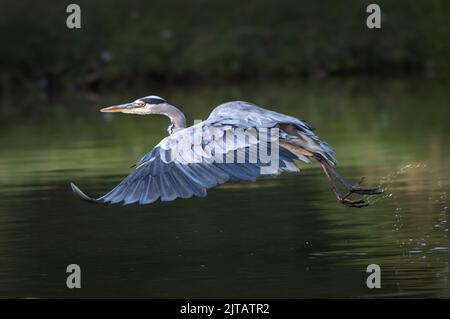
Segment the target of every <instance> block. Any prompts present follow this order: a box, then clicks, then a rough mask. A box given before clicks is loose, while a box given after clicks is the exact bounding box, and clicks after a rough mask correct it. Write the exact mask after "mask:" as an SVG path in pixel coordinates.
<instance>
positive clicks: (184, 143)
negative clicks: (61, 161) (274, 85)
mask: <svg viewBox="0 0 450 319" xmlns="http://www.w3.org/2000/svg"><path fill="white" fill-rule="evenodd" d="M100 111H101V112H120V113H128V114H139V115H146V114H160V115H165V116H167V117H169V119H170V126H169V127H168V133H169V135H168V136H167V137H165V138H164V139H162V140H161V142H160V143H159V144H158V145H156V146H155V147H154V148H153V150H151V151H150V152H149V153H147V154H146V155H144V157H142V158H141V159H140V160H139V161H138V162H137V163H136V164H135V165H134V167H135V168H134V170H133V171H132V172H131V173H130V174H129V175H128V176H127V177H126V178H125V179H123V180H122V181H121V182H120V183H119V184H118V185H117V186H116V187H114V188H113V189H112V190H111V191H110V192H108V193H107V194H105V195H103V196H101V197H99V198H92V197H89V196H87V195H86V194H85V193H83V192H82V191H81V190H80V189H79V188H78V187H77V186H76V185H75V184H74V183H70V185H71V188H72V191H73V192H74V194H75V195H77V196H78V197H80V198H82V199H84V200H86V201H88V202H92V203H119V202H123V203H124V204H131V203H139V204H149V203H152V202H154V201H156V200H157V199H158V198H160V199H161V200H162V201H171V200H174V199H176V198H189V197H191V196H193V195H195V196H206V189H209V188H211V187H214V186H216V185H218V184H222V183H225V182H227V181H255V180H256V178H257V177H260V176H264V175H272V176H273V175H278V174H280V173H281V172H298V171H299V168H298V164H299V163H300V162H304V163H309V162H310V160H311V159H314V160H317V161H318V162H319V164H320V165H321V167H322V169H323V171H324V173H325V175H326V177H327V178H328V181H329V183H330V185H331V189H332V191H333V192H334V194H335V195H336V198H337V200H338V201H339V202H341V203H342V204H344V205H346V206H348V207H364V206H367V205H368V202H367V201H366V200H364V199H363V198H359V199H355V200H352V199H350V196H351V195H352V194H363V195H375V194H380V193H382V190H380V189H379V188H373V187H368V188H363V187H361V182H362V180H363V178H361V179H360V180H359V182H358V183H356V184H351V183H349V182H348V181H346V180H345V179H344V178H342V177H341V175H339V174H338V172H337V171H336V170H335V169H334V168H333V166H334V165H336V164H337V161H336V159H335V157H334V151H333V149H332V148H331V147H330V146H329V145H328V144H327V143H326V142H324V141H322V140H320V139H319V138H318V137H317V135H315V134H314V132H313V130H314V128H312V127H311V126H310V125H309V124H308V123H307V122H305V121H304V120H300V119H298V118H295V117H293V116H288V115H285V114H281V113H277V112H274V111H271V110H267V109H264V108H262V107H259V106H257V105H255V104H252V103H248V102H243V101H233V102H227V103H224V104H221V105H219V106H217V107H216V108H215V109H214V110H213V111H212V112H211V114H210V115H209V117H208V118H207V119H206V120H204V121H201V122H200V123H197V124H195V125H192V126H190V127H186V118H185V116H184V114H183V112H182V111H180V109H179V108H177V107H176V106H175V105H172V104H170V103H169V102H167V101H166V100H165V99H163V98H161V97H159V96H155V95H151V96H146V97H143V98H139V99H137V100H135V101H134V102H131V103H126V104H120V105H115V106H110V107H105V108H102V109H101V110H100ZM236 129H245V130H248V131H251V133H250V134H247V135H244V136H243V137H242V136H240V137H239V136H238V137H236V136H237V134H235V133H232V134H234V136H233V138H232V143H229V144H230V145H225V144H224V143H222V144H221V143H218V141H219V142H223V141H225V140H226V138H225V137H226V136H227V134H228V133H230V132H233V130H236ZM264 130H266V131H267V130H272V131H274V132H275V134H276V136H275V138H273V137H272V138H271V137H269V138H268V137H267V136H265V137H264V138H263V137H262V136H263V135H258V134H260V133H261V132H262V131H264ZM195 132H197V133H200V140H199V141H197V142H195V141H194V140H195V138H194V139H192V138H191V137H193V136H194V135H195V134H194V133H195ZM197 140H198V139H197ZM263 140H264V141H266V142H267V141H268V142H267V143H266V144H267V145H270V146H276V150H277V157H276V165H275V169H272V170H270V169H269V170H266V171H265V170H264V169H263V168H264V167H266V168H267V163H266V162H264V163H263V162H262V160H261V158H260V157H261V154H262V153H261V147H262V145H263ZM180 144H181V145H180ZM224 145H225V146H224ZM267 145H266V146H267ZM180 146H181V147H180ZM194 149H197V151H195V150H194ZM274 149H275V148H274ZM196 152H197V153H198V152H200V153H201V156H200V160H198V157H197V158H196V160H192V159H190V160H189V159H186V157H187V153H190V154H192V153H196ZM238 152H241V155H242V154H243V155H244V160H241V161H236V160H234V161H231V162H230V161H225V160H223V159H224V157H227V156H229V155H230V154H231V155H236V154H237V153H238ZM205 154H206V155H205ZM272 155H273V154H272ZM194 157H195V156H194ZM250 157H253V161H250V160H248V159H249V158H250ZM212 158H214V160H211V159H212ZM217 159H220V160H217Z"/></svg>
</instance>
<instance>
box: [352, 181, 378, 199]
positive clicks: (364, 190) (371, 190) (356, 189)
mask: <svg viewBox="0 0 450 319" xmlns="http://www.w3.org/2000/svg"><path fill="white" fill-rule="evenodd" d="M364 179H365V177H361V178H360V179H359V181H358V182H357V183H356V184H355V185H351V186H349V187H348V194H347V195H345V196H344V198H347V197H349V196H350V195H352V194H361V195H378V194H382V193H383V190H382V189H380V188H378V187H361V184H362V183H363V181H364Z"/></svg>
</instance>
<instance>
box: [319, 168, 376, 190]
mask: <svg viewBox="0 0 450 319" xmlns="http://www.w3.org/2000/svg"><path fill="white" fill-rule="evenodd" d="M321 164H322V165H326V167H327V169H328V170H329V172H330V174H331V175H333V176H334V177H335V178H336V180H338V181H339V182H340V183H341V185H342V186H344V187H345V188H346V189H347V190H348V194H347V195H346V197H348V196H350V195H351V194H363V195H376V194H381V193H383V191H382V190H380V189H379V188H378V187H361V186H360V185H361V184H362V182H363V181H364V179H365V177H361V178H360V179H359V181H358V182H357V183H356V184H354V185H352V184H350V183H349V182H347V181H346V180H345V179H344V178H342V176H341V175H340V174H339V173H338V172H337V171H336V170H334V169H333V168H332V167H331V166H330V165H328V163H325V164H324V163H323V162H321Z"/></svg>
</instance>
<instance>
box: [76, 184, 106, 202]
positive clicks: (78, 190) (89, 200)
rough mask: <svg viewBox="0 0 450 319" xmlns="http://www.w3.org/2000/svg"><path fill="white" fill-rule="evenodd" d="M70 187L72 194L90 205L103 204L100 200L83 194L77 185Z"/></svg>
mask: <svg viewBox="0 0 450 319" xmlns="http://www.w3.org/2000/svg"><path fill="white" fill-rule="evenodd" d="M70 187H71V188H72V192H73V193H74V194H75V195H76V196H78V197H79V198H81V199H82V200H85V201H87V202H89V203H101V201H100V200H98V199H95V198H92V197H89V196H87V195H86V194H85V193H83V191H82V190H81V189H79V188H78V186H77V185H75V184H74V183H72V182H71V183H70Z"/></svg>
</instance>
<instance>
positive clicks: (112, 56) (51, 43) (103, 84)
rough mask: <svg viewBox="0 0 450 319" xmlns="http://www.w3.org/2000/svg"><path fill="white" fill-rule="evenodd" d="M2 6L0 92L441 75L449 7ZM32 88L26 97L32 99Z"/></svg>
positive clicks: (435, 2)
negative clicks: (75, 17)
mask: <svg viewBox="0 0 450 319" xmlns="http://www.w3.org/2000/svg"><path fill="white" fill-rule="evenodd" d="M371 2H373V1H331V0H325V1H278V0H277V1H236V0H229V1H206V0H191V1H185V0H171V1H157V0H156V1H155V0H153V1H142V0H137V1H102V0H97V1H77V2H76V3H77V4H79V5H80V6H81V21H82V22H81V23H82V28H81V29H72V30H70V29H68V28H67V27H66V18H67V16H68V15H69V14H68V13H66V6H67V5H68V4H69V3H71V1H31V0H23V1H2V2H1V10H0V39H1V41H0V74H1V84H0V87H1V92H2V95H4V94H6V93H10V92H15V93H20V94H21V93H22V92H23V90H26V91H27V92H34V93H39V91H40V90H44V91H48V92H46V93H48V94H54V93H55V91H56V92H61V90H67V89H69V90H89V91H97V90H101V89H107V90H110V89H111V88H112V87H129V86H135V85H137V84H143V83H149V84H150V85H161V84H162V85H164V84H168V85H170V84H173V83H174V82H177V83H179V82H184V83H190V84H192V83H195V84H198V83H199V82H200V81H201V82H208V83H210V82H216V81H233V82H236V81H242V80H246V81H255V80H261V79H263V80H264V79H265V80H267V79H283V78H287V77H289V78H298V77H300V78H324V77H332V76H348V75H361V74H365V75H383V76H386V75H388V76H391V75H393V74H396V75H408V76H410V75H411V74H414V75H418V76H420V77H423V76H446V75H447V74H448V73H449V72H448V71H449V56H450V41H449V39H450V30H449V19H450V2H449V1H446V0H431V1H414V2H411V1H405V0H400V1H377V2H376V3H377V4H379V5H380V6H381V11H382V28H381V29H368V28H367V27H366V18H367V16H368V15H369V14H368V13H366V7H367V5H368V4H369V3H371ZM36 91H37V92H36Z"/></svg>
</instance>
